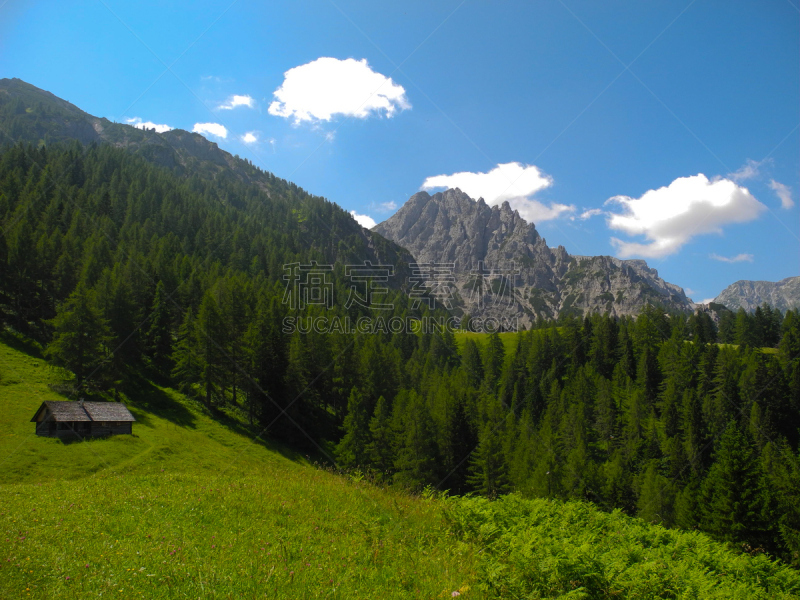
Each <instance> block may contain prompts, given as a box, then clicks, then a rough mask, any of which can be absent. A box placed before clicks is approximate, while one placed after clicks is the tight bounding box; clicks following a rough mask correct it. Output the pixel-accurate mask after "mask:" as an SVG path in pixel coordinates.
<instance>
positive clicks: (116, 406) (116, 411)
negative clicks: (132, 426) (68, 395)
mask: <svg viewBox="0 0 800 600" xmlns="http://www.w3.org/2000/svg"><path fill="white" fill-rule="evenodd" d="M83 406H84V408H85V409H86V412H88V413H89V416H90V417H91V418H92V421H135V420H136V418H135V417H134V416H133V415H132V414H131V411H129V410H128V408H127V407H126V406H125V405H124V404H120V403H119V402H84V403H83Z"/></svg>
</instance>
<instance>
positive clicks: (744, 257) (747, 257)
mask: <svg viewBox="0 0 800 600" xmlns="http://www.w3.org/2000/svg"><path fill="white" fill-rule="evenodd" d="M708 257H709V258H713V259H714V260H718V261H720V262H726V263H737V262H753V255H752V254H737V255H736V256H731V257H728V256H720V255H719V254H714V253H712V254H709V255H708Z"/></svg>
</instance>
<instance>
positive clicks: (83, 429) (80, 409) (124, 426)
mask: <svg viewBox="0 0 800 600" xmlns="http://www.w3.org/2000/svg"><path fill="white" fill-rule="evenodd" d="M135 420H136V418H135V417H134V416H133V415H132V414H131V411H129V410H128V408H127V407H126V406H125V405H124V404H120V403H119V402H84V401H83V400H78V401H75V400H63V401H61V400H50V401H47V402H42V405H41V406H40V407H39V410H37V411H36V414H35V415H33V418H32V419H31V422H33V423H36V435H43V436H47V437H69V436H77V437H81V438H88V437H100V436H104V435H117V434H120V433H128V434H130V433H132V428H133V422H134V421H135Z"/></svg>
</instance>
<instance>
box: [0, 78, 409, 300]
mask: <svg viewBox="0 0 800 600" xmlns="http://www.w3.org/2000/svg"><path fill="white" fill-rule="evenodd" d="M76 141H77V142H80V143H81V144H83V145H84V146H85V147H86V146H88V145H91V144H101V145H103V144H107V145H110V146H114V147H116V148H119V149H121V150H125V151H126V152H129V153H131V154H134V155H136V156H139V157H141V158H144V159H145V160H146V161H147V162H149V163H151V164H153V165H155V166H157V167H164V168H166V169H168V170H169V171H170V172H171V174H172V175H173V176H177V178H178V179H180V180H186V179H192V178H198V179H200V180H203V181H206V182H210V183H213V187H214V188H215V189H214V190H213V191H212V193H211V194H210V195H211V196H215V197H214V200H215V201H218V202H219V203H220V204H222V205H224V206H225V207H226V208H230V209H233V210H234V211H238V212H239V213H241V215H242V217H255V218H258V219H261V220H262V222H264V223H265V226H266V228H267V229H274V230H276V231H277V232H278V233H279V234H286V233H288V232H290V231H291V230H292V229H300V230H301V232H302V235H300V236H299V237H298V239H299V240H300V242H301V244H302V245H303V246H305V247H306V248H308V249H319V250H322V251H323V254H324V257H321V258H322V260H324V261H327V262H336V261H339V262H345V263H347V262H349V263H356V264H358V263H360V262H362V261H364V260H369V261H372V262H373V263H383V264H392V265H395V267H396V272H397V274H398V276H397V277H394V278H390V281H389V282H388V283H389V286H390V287H394V288H398V287H400V286H401V284H402V282H403V276H404V275H405V273H406V270H405V265H406V264H407V263H408V262H409V261H410V260H413V259H412V257H411V256H410V255H408V253H407V252H406V251H405V250H404V249H403V248H400V247H399V246H397V245H396V244H394V243H392V242H390V241H388V240H386V239H384V238H383V237H381V236H380V235H377V234H375V233H372V232H370V231H368V230H366V229H364V228H363V227H361V226H360V225H359V224H358V223H357V222H356V221H355V220H354V219H353V217H352V216H351V215H350V214H349V213H347V211H345V210H343V209H342V208H341V207H339V206H338V205H336V204H335V203H331V202H328V201H327V200H325V199H324V198H321V197H319V196H313V195H311V194H309V193H307V192H305V191H304V190H302V189H301V188H299V187H298V186H296V185H295V184H293V183H291V182H288V181H285V180H283V179H279V178H277V177H275V176H274V175H272V174H271V173H268V172H266V171H262V170H261V169H258V168H257V167H255V166H254V165H253V164H252V163H250V162H248V161H246V160H243V159H241V158H239V157H238V156H233V155H231V154H230V153H228V152H226V151H224V150H221V149H220V148H219V146H218V145H217V144H215V143H214V142H211V141H209V140H207V139H206V138H204V137H203V136H201V135H199V134H196V133H191V132H188V131H183V130H180V129H174V130H172V131H168V132H165V133H156V132H155V131H153V130H141V129H137V128H135V127H132V126H130V125H124V124H120V123H113V122H111V121H109V120H108V119H105V118H99V117H95V116H92V115H90V114H88V113H86V112H84V111H82V110H81V109H80V108H78V107H76V106H74V105H73V104H70V103H69V102H67V101H65V100H62V99H61V98H58V97H57V96H55V95H53V94H51V93H50V92H47V91H45V90H41V89H39V88H37V87H35V86H33V85H31V84H29V83H26V82H24V81H22V80H20V79H0V147H3V146H8V145H10V144H11V143H17V142H22V143H31V144H34V145H35V146H37V147H42V146H51V145H53V144H58V143H61V144H68V143H74V142H76ZM53 173H55V172H53ZM109 177H110V175H109ZM49 183H50V184H51V185H52V184H56V186H55V187H59V185H58V182H55V181H52V180H51V181H50V182H49ZM104 183H109V184H110V183H112V182H111V181H108V182H104ZM192 187H193V188H197V187H198V186H197V185H195V184H192ZM220 188H221V189H220ZM207 195H209V194H207ZM276 212H277V213H280V214H282V215H285V214H286V213H291V214H294V217H293V220H294V223H290V224H289V225H288V226H287V225H286V224H285V223H282V222H280V221H281V219H282V217H281V219H275V218H274V213H276ZM269 213H272V215H269V216H270V218H266V217H267V216H268V214H269Z"/></svg>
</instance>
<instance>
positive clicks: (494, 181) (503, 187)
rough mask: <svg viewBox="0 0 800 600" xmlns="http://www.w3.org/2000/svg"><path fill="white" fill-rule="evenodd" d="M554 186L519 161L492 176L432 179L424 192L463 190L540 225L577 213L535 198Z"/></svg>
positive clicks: (499, 168) (497, 169)
mask: <svg viewBox="0 0 800 600" xmlns="http://www.w3.org/2000/svg"><path fill="white" fill-rule="evenodd" d="M551 185H553V178H552V177H550V176H549V175H546V174H544V173H542V172H541V171H540V170H539V168H538V167H536V166H534V165H523V164H521V163H517V162H511V163H505V164H500V165H497V166H496V167H495V168H494V169H492V170H491V171H489V172H488V173H471V172H469V171H465V172H462V173H453V174H452V175H435V176H433V177H428V178H427V179H426V180H425V181H424V182H422V186H421V188H420V189H423V190H433V189H436V188H459V189H460V190H461V191H462V192H464V193H465V194H467V195H468V196H470V197H471V198H475V199H478V198H483V199H484V200H485V201H486V203H487V204H489V205H499V204H502V203H503V202H505V201H508V203H509V204H510V205H511V207H512V208H514V209H516V210H518V211H519V214H520V215H521V216H522V217H523V218H524V219H525V220H527V221H529V222H532V223H538V222H541V221H548V220H551V219H556V218H558V217H559V216H561V215H562V214H564V213H567V212H573V211H574V210H575V207H574V206H567V205H565V204H557V203H555V202H551V203H550V204H549V206H548V205H545V204H543V203H541V202H539V201H538V200H534V199H533V198H531V196H533V195H534V194H535V193H536V192H538V191H540V190H543V189H545V188H548V187H550V186H551Z"/></svg>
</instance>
